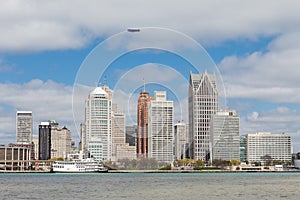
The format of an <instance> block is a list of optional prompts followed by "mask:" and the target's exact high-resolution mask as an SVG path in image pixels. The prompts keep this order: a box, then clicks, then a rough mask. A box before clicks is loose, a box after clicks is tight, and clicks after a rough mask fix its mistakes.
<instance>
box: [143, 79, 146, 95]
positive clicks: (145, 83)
mask: <svg viewBox="0 0 300 200" xmlns="http://www.w3.org/2000/svg"><path fill="white" fill-rule="evenodd" d="M143 82H144V92H146V83H145V79H144V78H143Z"/></svg>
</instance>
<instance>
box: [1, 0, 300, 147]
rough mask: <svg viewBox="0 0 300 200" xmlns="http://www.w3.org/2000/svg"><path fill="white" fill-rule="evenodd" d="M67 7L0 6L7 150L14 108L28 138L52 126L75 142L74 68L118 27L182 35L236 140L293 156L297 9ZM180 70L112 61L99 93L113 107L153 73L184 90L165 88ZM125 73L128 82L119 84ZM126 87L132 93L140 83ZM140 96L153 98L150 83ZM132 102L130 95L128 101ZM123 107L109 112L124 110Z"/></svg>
mask: <svg viewBox="0 0 300 200" xmlns="http://www.w3.org/2000/svg"><path fill="white" fill-rule="evenodd" d="M69 3H70V2H69V1H60V2H58V1H57V2H56V1H53V2H47V3H45V2H39V1H30V2H29V1H9V2H6V3H3V6H1V8H0V22H2V23H1V24H2V25H1V26H0V32H1V38H0V93H1V98H0V111H1V112H0V143H3V144H6V143H9V142H14V141H15V113H16V111H17V110H20V109H21V110H33V113H34V126H35V130H34V134H35V135H36V134H37V132H36V131H37V130H36V128H37V125H38V124H39V123H40V122H41V121H43V120H48V119H56V120H57V121H58V122H59V123H60V124H61V125H62V126H63V125H67V126H68V127H69V128H70V129H71V130H72V132H73V135H74V138H76V139H78V134H77V133H76V129H75V127H74V122H73V114H72V112H71V111H72V92H73V84H74V81H75V80H76V75H77V73H78V70H79V69H80V66H81V64H82V63H83V61H84V59H86V58H87V56H88V55H90V53H91V52H92V50H93V49H94V48H95V47H97V46H98V45H99V44H100V43H101V42H103V41H105V40H106V39H107V38H109V37H110V36H112V35H114V34H118V33H119V32H122V31H125V30H126V29H127V28H128V27H162V28H169V29H171V30H175V31H179V32H180V33H183V34H186V35H188V36H189V37H191V38H192V39H194V40H195V41H196V42H198V43H199V44H201V45H202V46H203V47H204V48H205V50H206V51H207V52H208V54H209V55H210V56H211V58H212V59H213V61H214V62H215V63H216V65H217V66H218V69H219V71H220V75H221V77H222V79H223V82H224V87H225V89H226V94H227V102H228V108H230V109H235V110H237V112H238V114H239V115H240V117H241V134H246V133H255V132H260V131H262V132H266V131H267V132H272V133H281V132H288V133H290V134H291V135H292V139H293V147H294V151H300V125H299V121H300V104H299V102H300V88H299V85H300V81H299V77H300V68H299V65H300V59H299V55H300V54H299V53H300V42H299V39H298V35H299V34H300V28H299V27H300V14H299V12H298V10H297V9H296V8H297V7H298V8H299V6H300V5H299V3H298V2H297V1H282V2H281V1H277V2H276V3H274V2H273V1H264V2H260V1H247V2H243V3H238V2H236V1H227V2H226V4H225V3H217V2H210V1H201V3H200V2H199V1H191V2H190V4H184V3H174V2H173V1H166V2H165V3H161V2H160V1H151V2H144V3H141V2H139V1H131V2H128V4H126V5H125V4H124V5H123V4H120V3H118V2H115V1H110V2H101V1H90V3H89V4H84V3H83V2H81V1H74V2H72V5H73V6H72V7H70V6H69ZM257 4H259V5H260V7H259V8H258V7H257ZM58 7H59V9H58ZM136 8H138V9H136ZM150 10H152V11H153V12H150ZM179 10H180V12H179ZM112 13H118V14H112ZM137 16H138V17H137ZM157 37H158V38H159V35H157ZM156 42H157V41H156ZM161 42H162V43H163V42H164V41H161ZM179 43H180V41H179ZM183 66H184V67H183ZM187 66H188V63H187V62H185V61H184V60H183V59H181V58H180V57H178V56H176V55H174V54H172V53H167V52H164V51H160V52H157V51H154V50H149V51H136V52H131V53H128V54H125V55H123V56H122V57H119V58H118V59H116V60H115V62H113V63H112V64H111V66H109V68H108V70H107V72H106V73H105V75H106V76H107V79H108V85H109V86H111V87H112V88H113V89H115V90H116V91H119V93H117V94H118V95H120V96H118V95H116V98H117V97H120V98H122V95H124V93H122V92H124V91H123V90H124V87H123V86H122V85H120V84H123V85H124V84H125V82H126V81H125V80H127V79H129V78H130V77H132V76H133V77H134V75H135V73H137V74H141V73H143V70H144V69H149V68H151V67H153V68H151V69H152V71H151V72H153V73H154V74H155V73H158V72H159V71H161V72H164V76H162V78H163V79H165V80H168V81H169V82H168V83H167V81H165V82H164V84H167V86H170V87H178V88H180V91H184V89H183V88H184V79H182V80H181V82H180V84H179V83H176V82H173V81H176V77H177V75H178V74H176V72H174V71H172V69H171V68H173V69H176V70H177V71H178V73H179V75H181V76H183V77H184V78H185V79H188V72H189V71H190V70H189V69H190V68H188V67H187ZM128 69H130V70H131V71H130V73H127V74H125V75H124V72H126V71H127V70H128ZM156 70H158V71H156ZM144 73H145V74H146V75H145V77H146V76H147V75H149V73H148V71H144ZM102 75H103V74H102ZM121 75H123V76H121ZM99 76H101V75H100V74H99ZM156 78H158V77H156ZM120 79H122V80H124V82H122V81H120ZM147 81H148V82H151V81H152V80H146V82H147ZM155 81H157V80H156V79H155V80H154V81H152V82H155ZM100 82H103V80H100ZM118 83H119V85H118ZM162 83H163V82H162ZM135 84H136V87H138V86H139V87H142V85H143V82H142V80H140V82H137V83H135ZM168 84H169V85H168ZM177 84H178V85H177ZM90 86H91V85H90ZM115 86H116V88H114V87H115ZM133 86H134V85H133ZM181 86H182V89H181ZM147 87H148V88H149V89H150V90H151V89H152V88H153V89H156V88H155V84H152V86H151V84H149V85H147ZM171 93H172V91H171V90H170V98H174V99H176V95H177V94H176V95H175V96H174V95H173V97H172V95H171ZM186 95H187V92H186ZM179 97H180V98H179V100H178V105H181V104H182V105H183V106H184V105H185V103H184V101H186V99H185V97H184V92H182V96H181V94H180V95H179ZM181 98H182V99H181ZM135 99H136V96H134V95H133V96H132V98H131V99H130V101H129V102H131V103H133V102H134V100H135ZM124 107H125V105H121V106H119V108H120V109H121V110H124V111H125V108H124ZM127 107H128V106H127ZM82 109H83V108H82ZM126 109H127V108H126ZM134 109H135V107H134V106H133V107H132V108H128V111H129V112H135V111H134ZM79 110H80V109H79ZM183 115H186V112H185V113H184V114H183ZM131 118H132V119H134V114H132V116H131ZM178 118H179V117H178ZM183 118H184V117H183ZM130 122H131V123H133V121H130Z"/></svg>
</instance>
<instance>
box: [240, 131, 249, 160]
mask: <svg viewBox="0 0 300 200" xmlns="http://www.w3.org/2000/svg"><path fill="white" fill-rule="evenodd" d="M240 161H241V162H246V161H247V137H246V136H245V135H241V136H240Z"/></svg>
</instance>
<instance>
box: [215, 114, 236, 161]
mask: <svg viewBox="0 0 300 200" xmlns="http://www.w3.org/2000/svg"><path fill="white" fill-rule="evenodd" d="M210 123H211V124H210V141H211V150H212V152H211V161H212V160H215V159H221V160H228V161H230V160H238V161H239V160H240V117H239V116H238V115H237V114H236V111H234V110H228V111H219V112H217V113H216V114H215V115H213V116H212V118H211V122H210Z"/></svg>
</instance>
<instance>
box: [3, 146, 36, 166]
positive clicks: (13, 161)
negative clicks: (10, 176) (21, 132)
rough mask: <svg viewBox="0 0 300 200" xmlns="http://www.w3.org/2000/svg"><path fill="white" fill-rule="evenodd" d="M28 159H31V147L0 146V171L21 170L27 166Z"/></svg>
mask: <svg viewBox="0 0 300 200" xmlns="http://www.w3.org/2000/svg"><path fill="white" fill-rule="evenodd" d="M29 160H31V148H27V147H5V146H0V170H1V171H2V170H3V171H7V170H9V171H20V170H21V171H23V170H24V169H27V168H28V167H29V165H30V163H29ZM27 161H28V162H27Z"/></svg>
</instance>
